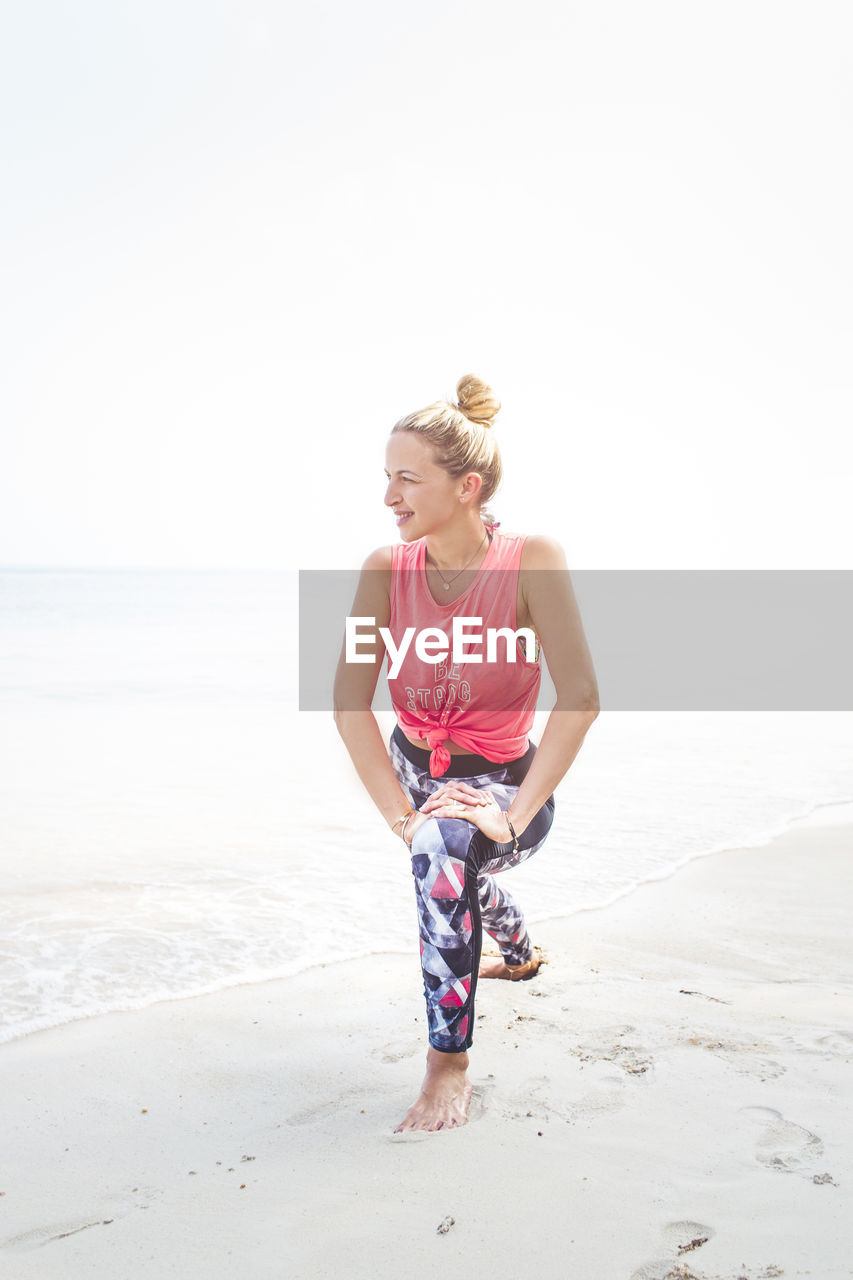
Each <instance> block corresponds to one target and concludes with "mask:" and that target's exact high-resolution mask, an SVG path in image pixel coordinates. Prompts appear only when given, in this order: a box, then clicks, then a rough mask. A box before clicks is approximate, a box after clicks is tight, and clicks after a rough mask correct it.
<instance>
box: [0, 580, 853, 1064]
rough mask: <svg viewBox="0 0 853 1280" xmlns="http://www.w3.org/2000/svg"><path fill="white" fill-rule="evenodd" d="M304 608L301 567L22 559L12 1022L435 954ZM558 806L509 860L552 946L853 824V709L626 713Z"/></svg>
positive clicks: (4, 870) (9, 682) (1, 920)
mask: <svg viewBox="0 0 853 1280" xmlns="http://www.w3.org/2000/svg"><path fill="white" fill-rule="evenodd" d="M296 610H297V575H296V574H295V573H287V572H270V571H258V572H248V571H227V572H226V571H221V572H220V571H208V572H205V571H195V572H189V571H186V572H185V571H153V570H152V571H142V570H139V571H100V570H91V571H85V570H63V571H52V570H17V571H5V572H0V1041H6V1040H10V1039H13V1038H15V1037H17V1036H23V1035H27V1034H30V1033H32V1032H35V1031H38V1030H41V1029H44V1028H46V1027H51V1026H56V1025H59V1024H61V1023H64V1022H67V1021H69V1020H71V1019H74V1018H83V1017H90V1016H93V1015H96V1014H102V1013H107V1012H110V1011H115V1010H127V1009H133V1008H139V1007H142V1006H145V1005H149V1004H151V1003H153V1002H155V1001H159V1000H165V999H181V998H186V997H189V996H192V995H196V994H201V993H205V992H211V991H215V990H217V989H219V988H222V987H226V986H231V985H235V984H241V983H247V984H252V983H258V982H262V981H264V980H265V979H268V978H274V977H280V976H284V975H288V974H294V973H298V972H299V971H301V970H303V969H306V968H308V967H310V966H312V965H316V964H320V963H325V962H329V961H340V960H344V959H346V958H347V957H350V956H364V955H369V954H372V953H381V952H399V953H405V954H412V955H413V956H416V955H417V922H416V916H415V907H414V896H413V891H412V884H411V875H410V871H409V867H408V863H407V854H406V849H405V846H404V845H403V843H402V842H401V841H400V840H399V839H398V838H397V837H396V836H394V835H392V834H391V833H390V832H389V831H388V829H387V827H386V826H385V823H384V821H383V819H382V818H381V817H380V815H379V814H378V812H377V811H376V810H375V808H374V806H373V803H372V801H371V800H370V799H369V797H368V796H367V795H366V793H365V792H364V790H363V788H362V786H361V784H360V782H359V780H358V778H357V775H356V772H355V769H354V767H353V765H352V762H351V761H350V758H349V755H348V753H347V751H346V749H345V747H344V746H343V743H342V742H341V740H340V738H339V736H338V733H337V730H336V728H335V726H334V723H333V720H332V716H331V712H329V713H320V712H299V711H298V709H297V656H298V655H297V612H296ZM594 656H595V655H594V654H593V658H594ZM378 719H379V722H380V727H381V728H382V732H383V737H384V739H385V741H386V742H387V740H388V738H389V736H390V733H391V729H392V728H393V723H394V722H393V718H392V716H391V715H390V713H379V715H378ZM546 719H547V713H546V712H543V713H540V714H539V715H538V716H537V721H536V725H535V726H534V731H533V734H532V737H533V740H534V741H538V740H539V738H540V737H541V732H542V728H543V726H544V722H545V720H546ZM556 801H557V808H556V817H555V822H554V827H553V829H552V831H551V834H550V836H549V838H548V841H547V843H546V845H545V846H544V847H543V849H541V850H540V851H539V852H538V853H537V854H536V855H534V857H533V858H531V860H530V861H529V862H528V863H526V864H524V865H523V866H521V867H518V868H516V869H514V870H513V871H510V872H508V873H506V874H507V877H508V881H509V883H510V884H511V887H512V888H513V890H514V891H516V892H517V894H518V896H519V898H520V900H521V902H522V903H523V905H524V907H525V910H526V913H527V918H528V923H529V925H531V926H532V929H531V932H532V933H533V935H534V940H535V925H536V924H537V922H541V921H543V920H545V919H548V918H549V917H555V916H566V915H571V914H572V913H574V912H578V911H584V910H590V909H595V908H600V907H602V906H604V905H606V904H607V903H609V902H612V901H614V900H615V899H616V898H619V897H621V896H622V895H624V894H626V893H630V892H631V891H632V890H633V889H635V888H636V887H637V886H638V885H640V884H643V883H645V882H647V881H649V880H655V879H660V878H662V877H665V876H668V875H671V874H672V872H673V871H674V870H675V869H676V868H677V867H679V866H681V865H683V864H684V863H685V862H688V861H690V860H691V859H692V858H697V857H701V856H703V855H705V854H708V853H711V852H714V851H716V850H721V849H726V848H736V847H740V846H746V845H757V844H763V843H765V842H766V841H767V840H769V839H770V838H771V837H773V836H774V835H776V834H778V833H780V832H782V831H784V830H786V829H787V828H789V827H790V826H792V825H793V824H795V823H798V822H803V821H806V822H811V823H819V822H826V821H839V822H851V821H853V713H850V712H815V713H807V712H797V713H788V712H761V713H758V712H749V713H747V712H739V713H734V712H703V713H697V714H693V713H688V712H660V713H639V712H609V711H608V710H607V709H606V707H605V709H604V710H603V711H602V713H601V715H600V716H599V718H598V720H596V722H595V723H594V725H593V726H592V728H591V729H590V732H589V734H588V735H587V738H586V741H585V743H584V745H583V747H582V749H581V752H580V754H579V756H578V757H577V759H576V760H575V762H574V764H573V765H572V767H571V769H570V770H569V772H568V774H567V775H566V778H565V779H564V781H563V782H562V783H561V784H560V787H559V788H558V790H557V795H556ZM851 837H852V838H853V828H851ZM722 873H723V872H722V871H721V874H722ZM510 878H511V879H510Z"/></svg>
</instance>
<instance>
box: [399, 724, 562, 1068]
mask: <svg viewBox="0 0 853 1280" xmlns="http://www.w3.org/2000/svg"><path fill="white" fill-rule="evenodd" d="M388 750H389V756H390V760H391V765H392V767H393V769H394V772H395V774H396V775H397V778H398V780H399V782H400V785H401V787H402V788H403V790H404V791H405V792H406V794H407V795H408V797H409V799H410V800H411V803H412V805H413V806H414V808H415V809H419V808H420V806H421V805H422V804H423V803H424V802H425V801H426V800H427V798H428V797H429V796H430V795H431V794H432V792H433V791H437V790H438V788H439V787H442V786H444V784H445V783H446V782H447V781H448V780H450V779H451V778H452V779H454V780H456V781H462V782H467V783H468V785H469V786H471V787H479V788H483V787H485V788H487V789H488V790H489V791H491V792H492V794H493V795H494V796H495V799H496V800H497V802H498V804H499V805H500V807H501V809H508V808H509V806H510V804H511V803H512V801H513V800H514V799H515V796H516V794H517V793H518V789H519V787H520V786H521V783H522V781H523V780H524V777H525V775H526V774H527V771H528V769H529V768H530V765H531V763H532V761H533V756H534V755H535V754H536V745H535V744H534V743H533V742H531V743H530V745H529V747H528V749H527V752H526V753H525V755H523V756H521V757H520V758H519V759H518V760H511V761H509V762H508V763H507V764H495V763H494V762H493V761H489V760H486V759H485V758H484V757H483V756H474V755H456V756H451V760H450V767H449V769H448V770H447V772H446V773H443V774H442V775H441V777H440V778H433V777H432V775H431V774H430V772H429V757H430V753H429V751H424V750H422V749H421V748H420V747H416V746H414V745H413V744H412V743H411V742H409V740H408V738H406V736H405V734H404V733H403V732H402V731H401V729H400V728H399V726H397V727H395V729H394V732H393V733H392V735H391V741H390V743H389V749H388ZM553 821H554V797H553V795H552V796H549V797H548V799H547V800H546V801H545V803H544V804H543V806H542V808H541V809H540V810H539V812H538V813H537V814H536V815H535V816H534V818H533V820H532V822H530V823H529V824H528V826H527V827H525V829H524V831H523V832H522V834H521V835H520V836H519V837H518V844H519V848H518V852H517V853H513V851H512V840H510V841H508V842H507V843H506V844H501V843H499V842H497V841H495V840H490V839H489V837H488V836H484V835H483V833H482V831H480V829H479V827H476V826H475V825H474V823H473V822H468V821H466V819H464V818H429V819H428V820H427V821H426V822H424V823H422V824H421V825H420V826H419V827H418V829H417V831H416V832H415V836H414V840H413V841H412V875H413V877H414V881H415V894H416V898H417V908H418V924H419V929H420V944H421V968H422V970H423V978H424V997H425V999H426V1011H427V1024H428V1027H429V1042H430V1045H431V1046H432V1048H433V1049H438V1050H439V1051H441V1052H442V1053H464V1052H465V1051H466V1049H469V1048H470V1046H471V1041H472V1038H473V1031H474V996H475V993H476V989H477V970H478V968H479V965H480V955H481V952H482V941H483V930H485V931H486V933H488V934H490V935H491V937H493V938H494V940H495V941H496V942H497V944H498V947H499V948H500V952H501V955H502V956H503V959H504V961H505V963H506V964H512V965H517V964H524V963H525V961H527V960H530V959H531V958H532V957H533V947H532V945H531V943H530V938H529V937H528V935H527V929H526V927H525V924H524V916H523V915H522V913H521V908H520V907H519V906H518V903H517V902H516V901H515V899H514V898H513V897H512V895H511V894H510V893H509V892H508V891H507V890H506V889H504V888H503V887H502V886H501V885H499V884H498V883H497V882H496V880H495V879H494V876H495V873H496V872H499V871H504V870H506V869H507V868H509V867H515V866H518V864H519V863H520V862H524V861H525V860H526V859H527V858H529V857H530V856H531V854H533V853H535V852H536V850H537V849H539V848H541V847H542V845H543V844H544V842H545V838H546V836H547V835H548V832H549V831H550V829H551V824H552V822H553Z"/></svg>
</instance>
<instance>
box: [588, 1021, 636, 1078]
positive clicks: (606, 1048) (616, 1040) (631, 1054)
mask: <svg viewBox="0 0 853 1280" xmlns="http://www.w3.org/2000/svg"><path fill="white" fill-rule="evenodd" d="M636 1030H637V1029H636V1027H632V1026H621V1027H602V1028H601V1030H600V1033H599V1039H598V1041H597V1042H595V1041H593V1042H591V1043H590V1042H587V1043H585V1044H578V1045H575V1046H573V1047H572V1048H570V1050H569V1052H570V1053H573V1054H574V1055H575V1057H577V1058H580V1060H581V1062H612V1063H613V1064H614V1065H615V1066H618V1067H621V1068H622V1070H623V1071H624V1072H625V1073H626V1074H627V1075H630V1076H642V1075H645V1074H646V1072H647V1071H650V1070H651V1069H652V1068H653V1067H654V1059H653V1058H652V1056H651V1054H650V1053H649V1052H648V1051H647V1050H646V1049H645V1048H643V1047H642V1046H641V1045H637V1044H633V1043H631V1041H632V1040H634V1039H635V1038H636V1034H635V1033H636ZM626 1038H627V1042H626Z"/></svg>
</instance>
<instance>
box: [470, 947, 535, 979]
mask: <svg viewBox="0 0 853 1280" xmlns="http://www.w3.org/2000/svg"><path fill="white" fill-rule="evenodd" d="M541 963H542V954H541V952H539V951H538V950H537V951H535V952H534V954H533V958H532V959H531V960H528V961H527V963H526V964H517V965H508V964H507V963H506V962H505V960H504V959H503V957H502V956H481V958H480V967H479V969H478V970H477V976H478V977H479V978H506V979H507V980H508V981H509V982H519V981H524V980H525V979H526V978H532V977H533V975H534V974H535V973H538V971H539V966H540V965H541Z"/></svg>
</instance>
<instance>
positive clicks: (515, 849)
mask: <svg viewBox="0 0 853 1280" xmlns="http://www.w3.org/2000/svg"><path fill="white" fill-rule="evenodd" d="M504 817H505V818H506V825H507V826H508V827H509V829H510V832H511V834H512V839H513V846H512V851H513V853H518V836H517V835H516V834H515V827H514V826H513V825H512V823H511V822H510V820H509V810H508V809H504Z"/></svg>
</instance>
